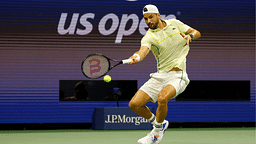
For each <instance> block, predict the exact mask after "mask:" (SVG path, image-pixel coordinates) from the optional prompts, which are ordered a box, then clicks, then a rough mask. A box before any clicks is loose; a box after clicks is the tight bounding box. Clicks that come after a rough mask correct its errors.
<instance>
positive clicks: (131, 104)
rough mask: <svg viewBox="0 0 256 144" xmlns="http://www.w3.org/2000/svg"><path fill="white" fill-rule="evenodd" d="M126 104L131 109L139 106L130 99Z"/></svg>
mask: <svg viewBox="0 0 256 144" xmlns="http://www.w3.org/2000/svg"><path fill="white" fill-rule="evenodd" d="M128 106H129V107H130V109H132V110H133V109H137V108H138V107H139V105H138V104H137V103H135V102H133V101H130V102H129V105H128Z"/></svg>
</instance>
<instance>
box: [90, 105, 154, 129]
mask: <svg viewBox="0 0 256 144" xmlns="http://www.w3.org/2000/svg"><path fill="white" fill-rule="evenodd" d="M149 109H150V110H151V111H154V109H153V108H149ZM92 129H94V130H145V129H152V125H151V124H150V123H149V122H148V121H147V120H146V119H145V118H142V117H140V116H139V115H137V114H136V113H134V112H133V111H132V110H131V109H129V108H95V110H94V113H93V116H92Z"/></svg>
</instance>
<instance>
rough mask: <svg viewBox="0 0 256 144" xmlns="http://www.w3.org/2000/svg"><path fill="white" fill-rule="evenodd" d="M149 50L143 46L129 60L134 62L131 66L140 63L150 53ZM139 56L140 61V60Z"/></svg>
mask: <svg viewBox="0 0 256 144" xmlns="http://www.w3.org/2000/svg"><path fill="white" fill-rule="evenodd" d="M149 51H150V50H149V48H148V47H147V46H141V47H140V50H139V51H137V52H135V53H134V54H133V55H132V56H131V57H130V58H129V59H132V60H133V61H132V62H130V63H129V64H130V65H132V64H136V63H137V62H139V61H142V60H143V59H144V58H145V57H146V56H147V55H148V53H149ZM138 56H139V59H140V60H138V59H137V58H138Z"/></svg>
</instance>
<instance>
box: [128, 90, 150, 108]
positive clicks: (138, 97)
mask: <svg viewBox="0 0 256 144" xmlns="http://www.w3.org/2000/svg"><path fill="white" fill-rule="evenodd" d="M150 101H152V98H151V97H149V95H148V94H147V93H145V92H144V91H143V90H140V89H139V90H138V91H137V92H136V94H135V95H134V96H133V98H132V99H131V101H130V103H129V106H130V107H131V106H135V107H140V106H144V105H145V104H146V103H148V102H150Z"/></svg>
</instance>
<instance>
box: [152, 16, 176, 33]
mask: <svg viewBox="0 0 256 144" xmlns="http://www.w3.org/2000/svg"><path fill="white" fill-rule="evenodd" d="M162 21H164V22H165V23H166V26H165V27H164V28H163V29H160V28H157V29H154V30H153V29H149V30H150V31H151V32H157V31H160V30H165V29H167V28H168V27H169V26H170V25H171V24H170V22H169V21H167V20H163V19H162Z"/></svg>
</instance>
